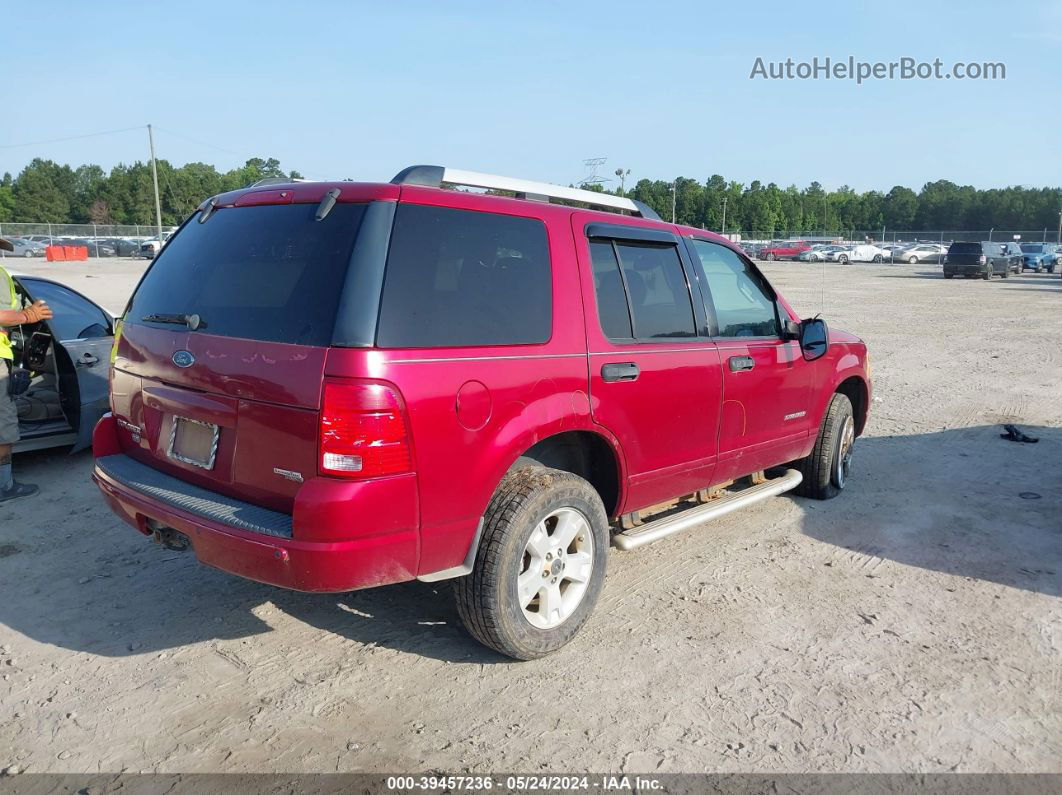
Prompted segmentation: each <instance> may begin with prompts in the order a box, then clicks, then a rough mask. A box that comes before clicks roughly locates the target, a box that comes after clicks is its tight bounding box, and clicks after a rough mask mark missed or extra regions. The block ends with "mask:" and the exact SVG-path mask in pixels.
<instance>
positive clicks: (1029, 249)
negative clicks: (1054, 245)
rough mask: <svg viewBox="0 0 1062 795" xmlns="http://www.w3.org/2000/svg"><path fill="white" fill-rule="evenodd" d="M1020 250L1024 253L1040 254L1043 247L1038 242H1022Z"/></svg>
mask: <svg viewBox="0 0 1062 795" xmlns="http://www.w3.org/2000/svg"><path fill="white" fill-rule="evenodd" d="M1021 250H1022V251H1024V252H1025V253H1026V254H1042V253H1043V251H1044V247H1043V246H1042V245H1040V244H1039V243H1022V244H1021Z"/></svg>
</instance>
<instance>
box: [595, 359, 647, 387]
mask: <svg viewBox="0 0 1062 795" xmlns="http://www.w3.org/2000/svg"><path fill="white" fill-rule="evenodd" d="M601 380H602V381H605V382H607V383H609V384H613V383H616V382H617V381H637V380H638V365H636V364H635V363H634V362H614V363H612V364H605V365H602V366H601Z"/></svg>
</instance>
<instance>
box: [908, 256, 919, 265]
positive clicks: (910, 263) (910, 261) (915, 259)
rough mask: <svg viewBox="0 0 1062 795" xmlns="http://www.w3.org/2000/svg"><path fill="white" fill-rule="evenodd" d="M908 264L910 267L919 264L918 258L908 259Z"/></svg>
mask: <svg viewBox="0 0 1062 795" xmlns="http://www.w3.org/2000/svg"><path fill="white" fill-rule="evenodd" d="M907 264H908V265H917V264H918V257H908V258H907Z"/></svg>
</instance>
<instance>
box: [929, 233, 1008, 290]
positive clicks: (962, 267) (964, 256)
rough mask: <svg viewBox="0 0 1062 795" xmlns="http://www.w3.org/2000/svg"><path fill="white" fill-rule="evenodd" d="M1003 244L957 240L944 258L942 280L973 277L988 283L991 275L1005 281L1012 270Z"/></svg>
mask: <svg viewBox="0 0 1062 795" xmlns="http://www.w3.org/2000/svg"><path fill="white" fill-rule="evenodd" d="M1004 246H1005V244H1003V243H992V242H990V241H987V240H981V241H969V240H957V241H955V242H954V243H952V244H951V246H949V247H948V253H947V255H946V256H945V257H944V278H945V279H951V278H954V277H955V276H965V277H966V278H970V277H971V276H972V277H975V278H981V279H984V280H985V281H988V280H989V279H991V278H992V275H993V274H996V275H998V276H1002V277H1003V278H1004V279H1006V278H1007V277H1008V276H1010V272H1011V270H1012V269H1013V265H1012V262H1011V259H1012V258H1011V255H1010V254H1008V253H1007V252H1006V250H1005V248H1004Z"/></svg>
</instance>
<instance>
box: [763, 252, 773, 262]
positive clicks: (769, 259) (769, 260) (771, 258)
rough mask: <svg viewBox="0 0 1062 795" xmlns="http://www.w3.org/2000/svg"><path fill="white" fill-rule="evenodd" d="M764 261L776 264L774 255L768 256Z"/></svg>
mask: <svg viewBox="0 0 1062 795" xmlns="http://www.w3.org/2000/svg"><path fill="white" fill-rule="evenodd" d="M764 259H765V260H767V261H768V262H774V254H768V255H767V256H766V257H764Z"/></svg>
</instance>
